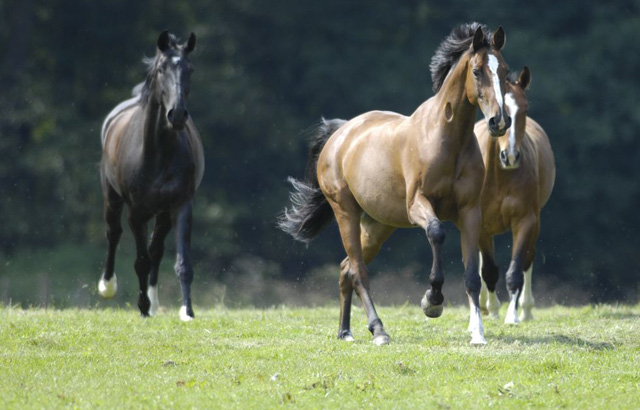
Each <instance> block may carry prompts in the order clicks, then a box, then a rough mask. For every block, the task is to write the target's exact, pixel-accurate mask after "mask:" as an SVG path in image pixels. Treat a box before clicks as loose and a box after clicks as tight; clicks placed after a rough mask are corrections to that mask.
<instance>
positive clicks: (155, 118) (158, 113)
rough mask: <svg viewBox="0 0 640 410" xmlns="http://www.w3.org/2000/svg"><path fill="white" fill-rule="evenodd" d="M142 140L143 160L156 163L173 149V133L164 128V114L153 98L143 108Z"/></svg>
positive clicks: (160, 105)
mask: <svg viewBox="0 0 640 410" xmlns="http://www.w3.org/2000/svg"><path fill="white" fill-rule="evenodd" d="M143 115H144V120H143V138H144V142H143V144H144V148H143V152H144V156H145V158H148V159H152V160H154V161H157V160H158V159H161V158H162V157H163V156H166V155H168V154H170V153H171V152H172V151H173V149H174V144H175V140H176V138H175V131H173V130H171V129H170V128H169V127H167V126H166V124H165V122H166V112H165V109H164V107H162V104H160V103H159V102H158V101H156V100H155V98H154V97H153V96H150V97H149V101H148V102H147V103H146V104H145V105H144V107H143Z"/></svg>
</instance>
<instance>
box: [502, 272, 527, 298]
mask: <svg viewBox="0 0 640 410" xmlns="http://www.w3.org/2000/svg"><path fill="white" fill-rule="evenodd" d="M505 276H506V282H507V289H508V290H509V292H510V293H515V292H517V291H519V290H520V289H522V285H523V284H524V273H523V272H522V269H517V268H516V269H513V268H509V271H507V274H506V275H505Z"/></svg>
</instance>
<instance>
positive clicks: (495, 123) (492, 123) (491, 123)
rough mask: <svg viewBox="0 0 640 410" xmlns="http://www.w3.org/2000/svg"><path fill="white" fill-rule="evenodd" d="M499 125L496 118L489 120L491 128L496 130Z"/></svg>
mask: <svg viewBox="0 0 640 410" xmlns="http://www.w3.org/2000/svg"><path fill="white" fill-rule="evenodd" d="M496 125H497V122H496V117H491V118H489V127H490V128H493V129H495V128H496Z"/></svg>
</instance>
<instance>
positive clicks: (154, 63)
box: [136, 34, 180, 104]
mask: <svg viewBox="0 0 640 410" xmlns="http://www.w3.org/2000/svg"><path fill="white" fill-rule="evenodd" d="M169 43H170V48H171V50H172V51H173V52H179V50H180V39H179V38H178V37H176V36H175V35H173V34H169ZM165 53H170V51H168V50H167V51H165ZM162 54H163V52H162V51H160V50H158V49H156V55H155V57H144V58H143V59H142V62H143V63H144V64H145V65H146V66H147V79H146V80H145V81H144V85H143V86H142V89H141V90H140V101H141V102H142V104H146V103H147V102H148V101H149V95H150V93H151V90H150V88H151V82H152V81H153V78H154V77H155V75H156V69H157V67H158V60H160V58H161V57H162ZM136 88H137V87H136Z"/></svg>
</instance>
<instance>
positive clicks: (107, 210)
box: [98, 179, 124, 299]
mask: <svg viewBox="0 0 640 410" xmlns="http://www.w3.org/2000/svg"><path fill="white" fill-rule="evenodd" d="M102 187H103V195H104V220H105V223H106V225H107V229H106V236H107V242H108V251H107V259H106V260H105V262H104V271H103V272H102V277H101V278H100V282H99V283H98V292H100V295H101V296H102V297H104V298H107V299H110V298H112V297H113V296H114V295H115V294H116V291H117V290H118V280H117V278H116V275H115V273H114V272H113V270H114V264H115V258H116V249H117V247H118V242H119V241H120V236H121V235H122V225H121V222H120V219H121V217H122V207H123V204H124V201H123V200H122V198H121V197H120V195H118V193H117V192H116V191H115V190H114V189H113V188H112V187H111V185H110V184H109V183H108V182H107V181H106V180H104V179H103V181H102Z"/></svg>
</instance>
